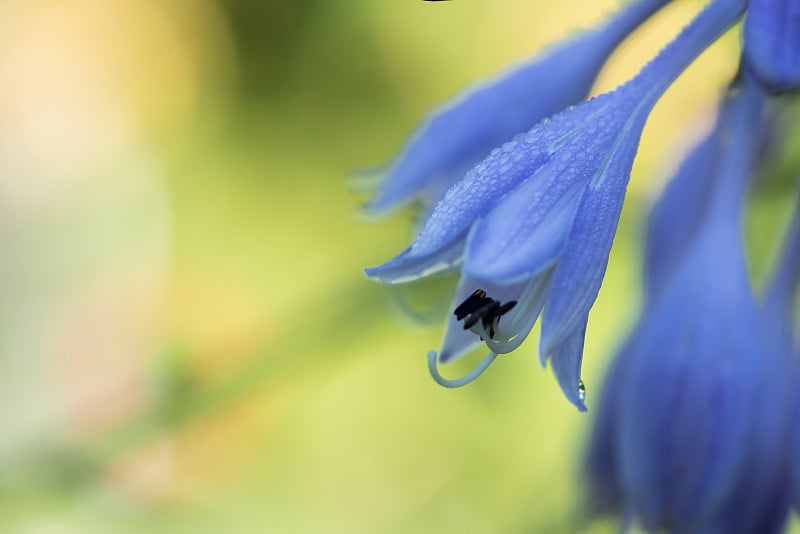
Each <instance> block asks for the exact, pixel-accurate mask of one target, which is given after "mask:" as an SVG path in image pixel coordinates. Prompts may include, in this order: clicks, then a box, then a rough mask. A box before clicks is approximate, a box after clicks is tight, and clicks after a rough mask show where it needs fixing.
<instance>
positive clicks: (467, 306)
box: [453, 289, 486, 321]
mask: <svg viewBox="0 0 800 534" xmlns="http://www.w3.org/2000/svg"><path fill="white" fill-rule="evenodd" d="M485 298H486V291H484V290H483V289H476V290H475V292H474V293H473V294H472V295H470V296H469V297H467V299H466V300H465V301H464V302H462V303H461V304H460V305H459V306H458V307H457V308H456V309H455V311H454V312H453V314H454V315H455V316H456V319H458V320H459V321H460V320H461V319H463V318H464V317H466V316H467V315H469V314H470V313H472V312H473V311H475V309H476V308H477V307H478V306H480V304H481V302H483V299H485Z"/></svg>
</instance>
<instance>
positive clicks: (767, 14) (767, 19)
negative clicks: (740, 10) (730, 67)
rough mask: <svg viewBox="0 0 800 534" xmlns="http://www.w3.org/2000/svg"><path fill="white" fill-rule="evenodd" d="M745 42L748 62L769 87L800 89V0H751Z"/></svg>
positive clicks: (745, 29) (780, 90)
mask: <svg viewBox="0 0 800 534" xmlns="http://www.w3.org/2000/svg"><path fill="white" fill-rule="evenodd" d="M744 45H745V46H744V55H745V59H746V60H747V65H748V66H749V67H750V70H751V72H752V73H753V74H754V75H755V76H756V78H758V80H759V81H760V82H761V83H762V85H763V86H764V88H765V89H766V90H768V91H771V92H783V91H792V90H796V89H798V88H800V2H798V1H797V0H751V2H750V7H749V8H748V10H747V17H746V19H745V23H744Z"/></svg>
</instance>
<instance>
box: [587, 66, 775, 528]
mask: <svg viewBox="0 0 800 534" xmlns="http://www.w3.org/2000/svg"><path fill="white" fill-rule="evenodd" d="M761 101H762V96H761V95H760V93H759V91H758V90H757V89H756V88H755V87H754V85H753V84H752V83H747V82H745V83H744V86H743V87H742V88H740V89H739V90H738V92H737V93H736V94H734V95H733V96H731V97H730V99H729V101H728V102H727V103H726V105H725V107H724V110H723V112H722V114H721V117H720V121H719V124H718V125H717V129H716V130H715V132H714V134H713V135H712V136H711V138H710V139H709V141H707V142H706V143H704V144H703V145H701V147H700V148H699V149H698V151H699V152H701V153H702V152H704V151H707V150H709V149H710V148H709V147H710V146H711V145H710V144H709V143H711V144H713V145H716V148H715V149H714V151H715V152H716V154H717V155H716V157H715V158H714V159H713V164H711V165H710V166H711V168H712V169H713V172H712V173H710V174H709V173H708V172H707V171H708V166H697V167H692V166H691V165H690V166H688V167H687V166H685V167H684V169H683V170H682V171H681V172H680V173H679V176H678V179H679V180H684V179H687V178H686V174H685V173H686V172H687V169H691V168H694V169H695V170H696V171H697V173H698V174H696V175H694V176H695V178H696V179H698V180H704V179H705V178H706V177H709V178H710V182H709V183H710V186H709V194H710V200H709V203H708V206H707V209H706V210H705V215H704V217H702V221H701V222H700V224H699V226H698V228H697V230H696V232H695V233H694V235H691V236H688V237H687V238H686V241H687V242H688V243H686V244H685V245H683V246H682V249H683V252H682V253H680V257H679V258H678V259H677V260H676V261H675V263H674V265H673V267H672V270H671V271H670V272H666V273H664V274H663V276H662V277H661V278H658V279H657V280H659V281H660V283H661V284H662V285H663V287H660V288H654V291H652V292H651V295H652V298H651V299H650V300H649V301H648V303H647V304H646V307H645V310H644V312H643V315H642V318H641V320H640V322H639V324H638V326H637V328H636V329H635V331H634V333H633V334H632V336H631V338H630V339H629V340H628V342H627V343H626V345H625V349H624V350H623V352H622V354H621V356H620V357H619V359H618V360H617V361H616V362H615V364H614V365H613V366H612V369H611V372H610V374H609V378H608V380H607V386H608V387H609V388H611V389H606V390H604V393H603V396H604V399H603V400H601V409H602V410H603V411H604V413H602V414H601V418H600V419H598V425H597V427H596V429H595V435H594V438H593V440H592V441H591V446H590V449H589V453H588V455H587V462H586V466H587V477H588V478H589V479H590V482H589V488H590V492H593V493H590V495H589V497H590V504H592V505H594V507H595V508H596V509H599V510H600V511H603V509H604V508H606V509H607V508H611V509H613V510H616V511H618V512H620V513H622V514H624V515H627V516H628V517H629V518H632V519H634V520H636V521H637V522H639V523H641V525H642V526H643V527H644V528H645V529H647V530H662V529H663V530H668V531H679V532H684V531H685V532H770V531H773V530H775V529H780V528H781V526H782V525H783V522H784V520H785V517H786V509H787V506H786V502H787V499H786V495H787V492H786V484H785V462H786V450H787V449H786V445H787V439H786V426H787V425H786V422H787V415H788V412H787V409H786V408H787V405H788V403H787V400H788V391H789V390H788V387H787V386H788V383H787V381H786V379H787V376H788V372H787V371H788V363H789V362H788V351H787V350H786V345H785V344H784V343H783V342H782V341H781V337H780V336H777V335H776V332H775V331H776V329H775V328H774V321H773V320H772V319H773V317H772V316H771V315H770V313H768V312H767V311H765V310H766V309H767V307H766V306H765V307H759V306H758V305H757V304H756V302H755V298H754V296H753V293H752V290H751V286H750V282H749V279H748V275H747V270H746V266H745V261H744V252H743V249H742V243H741V241H742V237H741V222H740V219H741V208H742V202H743V197H744V191H745V184H746V178H747V176H748V175H749V172H750V166H751V162H752V161H753V159H754V152H755V150H754V147H755V143H754V138H755V135H756V131H757V129H758V128H757V126H758V120H759V116H760V110H761ZM696 154H697V152H696V153H695V157H696ZM695 161H697V160H695ZM673 201H678V202H679V201H680V198H678V197H675V196H672V195H667V196H665V197H664V199H663V200H662V206H661V207H660V209H661V210H664V209H674V206H672V207H668V208H667V207H664V205H663V204H664V203H668V202H673ZM658 235H659V234H658V233H651V234H650V236H651V238H653V237H658Z"/></svg>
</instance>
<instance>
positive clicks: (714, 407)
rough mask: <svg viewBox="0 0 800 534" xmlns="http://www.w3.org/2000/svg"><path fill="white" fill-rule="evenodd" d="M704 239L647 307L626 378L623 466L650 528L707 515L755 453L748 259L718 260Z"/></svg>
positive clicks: (678, 526)
mask: <svg viewBox="0 0 800 534" xmlns="http://www.w3.org/2000/svg"><path fill="white" fill-rule="evenodd" d="M712 237H713V236H712V235H710V234H709V239H710V238H712ZM705 244H706V243H701V244H700V245H699V246H697V247H696V248H695V245H694V244H693V250H694V252H693V253H691V256H690V258H689V259H687V261H686V262H684V263H683V264H682V265H681V267H680V268H679V269H678V271H677V272H676V275H675V276H674V277H673V278H671V279H670V282H669V284H668V286H667V287H665V288H664V290H663V291H662V293H661V297H660V298H659V299H658V302H657V303H656V304H655V305H654V307H653V308H652V309H650V310H649V311H648V315H647V316H646V318H645V320H644V321H643V323H642V325H641V328H640V331H639V333H638V336H637V339H636V340H635V342H634V343H633V344H632V345H631V351H632V353H633V354H634V356H633V357H632V358H631V360H630V367H629V369H628V372H627V374H626V376H625V379H624V384H623V385H622V389H623V392H624V393H623V396H622V398H621V400H620V406H621V411H620V425H621V426H620V431H619V439H620V442H619V454H618V458H619V459H620V462H621V470H620V472H621V474H622V480H623V486H624V488H625V497H626V501H628V502H629V503H630V505H631V507H632V508H633V509H634V511H635V513H636V515H637V517H638V518H639V519H640V520H641V521H642V525H643V526H644V527H645V528H646V529H652V530H658V529H668V530H670V531H672V530H675V531H683V530H687V529H690V528H692V527H694V526H696V525H698V524H699V523H701V522H702V521H704V520H707V519H708V518H709V517H710V516H711V514H712V513H713V512H714V511H715V510H716V509H717V508H718V507H719V506H721V505H722V504H723V503H724V502H725V501H726V500H727V499H728V498H729V496H730V495H731V494H732V492H733V490H734V487H735V483H736V481H737V477H738V476H739V472H740V468H741V466H742V465H743V462H744V461H745V460H746V458H747V457H748V455H750V454H755V452H754V451H752V450H751V449H750V441H749V436H750V435H751V433H752V431H753V428H752V424H751V423H752V421H753V417H752V416H753V413H752V401H751V400H752V399H753V398H755V397H754V396H753V395H754V393H755V390H754V387H755V383H754V381H753V377H755V376H757V374H758V366H759V364H760V362H759V359H758V357H757V355H758V352H759V349H760V342H759V339H758V336H757V335H754V334H753V331H752V328H753V327H754V325H756V326H755V328H756V329H757V324H758V317H757V314H756V311H755V306H754V303H753V302H752V297H751V296H750V295H749V293H748V290H749V285H748V283H747V277H746V273H745V271H744V265H743V263H742V264H733V265H731V264H729V261H730V259H731V258H730V256H727V255H725V256H722V257H719V256H716V255H715V256H714V257H713V258H712V257H710V256H708V255H707V254H708V253H707V251H706V250H705V249H704V245H705ZM712 250H713V249H712ZM714 258H719V259H718V260H715V259H714ZM741 260H742V258H739V260H738V262H741ZM734 263H737V262H734ZM720 268H722V269H723V270H724V269H728V271H727V272H725V273H720V272H719V270H720ZM731 271H733V272H731ZM687 311H690V313H687Z"/></svg>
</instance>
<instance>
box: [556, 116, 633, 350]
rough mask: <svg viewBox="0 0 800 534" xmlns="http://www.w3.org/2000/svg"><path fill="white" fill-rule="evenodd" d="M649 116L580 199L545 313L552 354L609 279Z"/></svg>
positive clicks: (625, 137) (620, 144)
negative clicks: (611, 255)
mask: <svg viewBox="0 0 800 534" xmlns="http://www.w3.org/2000/svg"><path fill="white" fill-rule="evenodd" d="M645 118H646V117H645V116H638V117H633V118H632V122H631V123H629V127H628V129H626V130H625V131H624V132H623V133H622V135H620V139H619V141H618V143H617V145H616V146H617V150H616V151H615V152H612V153H611V154H609V156H608V160H606V161H605V162H604V163H605V166H604V167H601V168H600V170H599V171H598V173H597V174H596V175H595V176H594V178H593V183H592V184H590V185H589V187H587V188H586V190H585V192H584V194H583V197H582V198H581V199H580V202H579V204H578V208H577V213H576V216H575V219H574V221H573V223H572V227H571V228H570V233H569V238H568V240H567V243H568V244H567V246H566V248H565V249H564V251H563V253H562V255H561V257H560V259H559V262H558V267H557V268H556V272H555V276H554V278H553V287H552V288H551V290H550V298H549V300H548V301H547V306H546V307H545V310H544V316H543V319H542V343H541V350H542V351H543V352H544V354H545V355H548V354H549V352H550V351H551V350H552V348H553V347H555V346H557V345H559V344H561V343H562V342H563V340H564V339H565V338H566V336H568V335H569V334H570V333H571V332H573V331H574V330H575V329H576V328H579V326H580V325H581V324H582V323H583V322H584V321H586V318H587V316H588V314H589V310H590V309H591V307H592V305H593V304H594V301H595V299H596V298H597V293H598V291H599V290H600V285H601V284H602V282H603V276H604V275H605V271H606V266H607V264H608V255H609V253H610V251H611V244H612V242H613V240H614V233H615V232H616V229H617V223H618V222H619V215H620V211H621V210H622V201H623V199H624V196H625V188H626V187H627V184H628V178H629V176H630V169H631V166H632V164H633V158H634V156H635V155H636V149H637V146H638V141H639V136H640V134H641V128H642V127H643V125H644V120H645Z"/></svg>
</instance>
